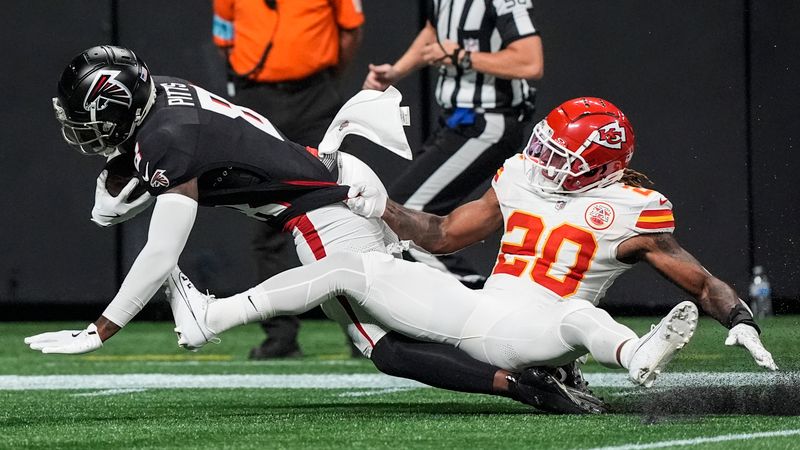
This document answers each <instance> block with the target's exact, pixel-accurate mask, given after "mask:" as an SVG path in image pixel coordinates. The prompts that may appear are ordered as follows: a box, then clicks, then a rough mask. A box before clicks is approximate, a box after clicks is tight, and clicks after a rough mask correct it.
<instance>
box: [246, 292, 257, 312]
mask: <svg viewBox="0 0 800 450" xmlns="http://www.w3.org/2000/svg"><path fill="white" fill-rule="evenodd" d="M247 301H249V302H250V304H251V305H253V309H254V310H256V311H258V308H256V304H255V303H253V299H252V298H250V296H249V295H248V296H247Z"/></svg>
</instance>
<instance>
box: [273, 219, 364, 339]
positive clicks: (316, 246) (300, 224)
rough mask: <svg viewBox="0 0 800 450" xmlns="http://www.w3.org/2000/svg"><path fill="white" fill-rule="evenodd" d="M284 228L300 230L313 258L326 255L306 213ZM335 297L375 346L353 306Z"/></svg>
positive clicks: (341, 298)
mask: <svg viewBox="0 0 800 450" xmlns="http://www.w3.org/2000/svg"><path fill="white" fill-rule="evenodd" d="M286 228H288V229H291V228H297V229H298V230H299V231H300V233H301V234H302V235H303V238H304V239H305V240H306V243H307V244H308V246H309V248H311V253H313V254H314V258H317V260H320V259H322V258H324V257H325V256H327V253H326V252H325V247H324V246H323V245H322V239H321V238H320V237H319V233H317V229H316V228H314V224H313V223H311V220H309V218H308V216H307V215H305V214H303V215H300V216H297V217H295V218H294V219H292V220H290V221H289V222H287V223H286ZM336 299H337V300H339V304H340V305H342V308H343V309H344V312H345V313H347V317H349V318H350V320H351V321H352V322H353V325H355V326H356V328H357V329H358V331H359V333H361V335H362V336H364V339H366V340H367V342H369V345H370V346H371V347H375V343H374V342H372V338H370V337H369V335H368V334H367V331H366V330H364V327H363V326H362V325H361V322H360V321H359V320H358V316H356V312H355V311H353V308H352V307H351V306H350V302H348V301H347V298H346V297H345V296H343V295H337V296H336Z"/></svg>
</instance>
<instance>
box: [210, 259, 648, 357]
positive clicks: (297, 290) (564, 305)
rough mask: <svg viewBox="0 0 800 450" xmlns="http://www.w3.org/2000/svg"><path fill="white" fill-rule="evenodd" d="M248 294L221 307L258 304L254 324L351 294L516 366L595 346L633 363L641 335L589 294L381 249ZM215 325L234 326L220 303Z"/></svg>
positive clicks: (405, 327)
mask: <svg viewBox="0 0 800 450" xmlns="http://www.w3.org/2000/svg"><path fill="white" fill-rule="evenodd" d="M244 294H246V295H243V294H239V295H237V296H234V297H232V298H230V299H221V300H220V301H218V302H215V303H212V306H213V307H214V308H219V307H231V308H241V311H248V312H247V314H248V316H247V319H246V320H247V321H258V320H262V319H264V318H268V317H273V316H276V315H284V314H289V315H296V314H300V313H302V312H305V311H307V310H309V309H311V308H313V307H315V306H317V305H320V304H326V305H328V304H336V303H338V302H336V301H328V300H329V299H331V298H332V297H333V298H336V297H337V296H345V297H346V298H349V299H351V301H350V302H349V304H351V305H352V308H353V309H354V310H358V311H361V312H362V314H365V316H364V317H369V318H370V320H373V321H375V320H377V323H380V324H383V325H384V326H385V327H386V328H388V329H391V330H396V331H398V332H400V333H403V334H405V335H407V336H409V337H412V338H415V339H422V340H428V341H433V342H440V343H446V344H451V345H454V346H456V347H458V348H460V349H462V350H464V351H465V352H466V353H468V354H469V355H470V356H472V357H473V358H475V359H478V360H480V361H483V362H486V363H489V364H493V365H496V366H498V367H501V368H503V369H507V370H512V371H517V370H521V369H523V368H525V367H529V366H540V365H561V364H565V363H567V362H570V361H572V360H574V359H576V358H578V357H580V356H582V355H584V354H586V353H587V352H591V353H592V355H593V356H594V357H595V359H597V360H598V361H599V362H601V363H602V364H605V365H608V366H612V367H620V366H625V365H626V364H624V361H621V359H620V350H621V348H622V346H623V344H624V343H625V342H627V341H629V340H631V339H636V335H635V334H634V333H633V331H631V330H630V329H628V328H627V327H625V326H623V325H621V324H619V323H617V322H615V321H614V320H613V319H612V318H611V317H610V316H609V315H608V313H606V312H605V311H603V310H601V309H599V308H596V307H595V306H594V305H592V304H591V303H589V302H587V301H583V300H565V301H552V300H538V299H534V298H519V297H518V296H509V295H508V293H504V292H500V291H499V290H494V291H493V290H471V289H468V288H466V287H464V286H463V285H462V284H461V283H459V282H458V281H457V280H456V279H454V278H453V277H450V276H448V275H447V274H444V273H442V272H440V271H438V270H435V269H432V268H430V267H428V266H426V265H424V264H421V263H414V262H409V261H404V260H401V259H396V258H394V257H392V256H391V255H388V254H385V253H378V252H369V253H363V254H355V253H347V252H342V253H336V254H332V255H329V256H327V257H326V258H324V259H321V260H319V261H317V262H314V263H312V264H309V265H306V266H303V267H298V268H295V269H291V270H288V271H286V272H283V273H281V274H278V275H276V276H274V277H272V278H270V279H269V280H267V281H265V282H263V283H261V284H260V285H258V286H256V287H255V288H252V289H250V290H248V291H247V292H246V293H244ZM230 302H241V303H242V304H241V305H232V304H231V303H230ZM326 302H327V303H326ZM226 304H227V306H226ZM254 307H255V310H254ZM359 317H361V316H359ZM209 325H210V326H211V327H212V329H214V330H215V331H224V329H227V328H230V327H231V326H233V324H217V323H214V311H213V310H211V309H210V310H209ZM376 327H377V326H376ZM377 328H379V329H380V327H377Z"/></svg>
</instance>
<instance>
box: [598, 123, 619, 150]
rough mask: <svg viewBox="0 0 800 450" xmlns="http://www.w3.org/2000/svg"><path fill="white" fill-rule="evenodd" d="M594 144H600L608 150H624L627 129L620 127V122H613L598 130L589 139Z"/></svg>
mask: <svg viewBox="0 0 800 450" xmlns="http://www.w3.org/2000/svg"><path fill="white" fill-rule="evenodd" d="M589 140H591V141H592V142H594V143H596V144H600V145H602V146H603V147H608V148H616V149H619V148H622V143H623V142H625V141H626V140H627V139H626V135H625V128H623V127H621V126H619V122H616V121H614V122H611V123H609V124H608V125H604V126H602V127H600V128H598V129H597V131H595V132H594V133H592V136H591V137H590V138H589Z"/></svg>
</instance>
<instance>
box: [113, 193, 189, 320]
mask: <svg viewBox="0 0 800 450" xmlns="http://www.w3.org/2000/svg"><path fill="white" fill-rule="evenodd" d="M196 215H197V202H196V201H194V200H192V199H190V198H189V197H186V196H184V195H181V194H173V193H169V194H164V195H160V196H159V197H158V198H157V199H156V206H155V208H154V209H153V216H152V218H151V219H150V231H149V232H148V235H147V243H146V244H145V246H144V248H143V249H142V251H141V252H139V256H137V257H136V261H134V262H133V266H131V270H130V271H129V272H128V275H127V276H126V277H125V281H123V282H122V287H120V289H119V292H117V295H116V296H115V297H114V299H113V300H112V301H111V303H110V304H109V305H108V307H107V308H106V310H105V311H104V312H103V316H104V317H106V318H107V319H108V320H110V321H112V322H114V323H115V324H117V325H119V326H120V327H124V326H125V325H126V324H127V323H128V322H130V320H131V319H133V317H134V316H135V315H136V314H138V313H139V311H141V310H142V308H144V306H145V305H146V304H147V302H149V301H150V298H151V297H152V296H153V294H155V293H156V291H157V290H158V288H159V287H161V285H162V284H163V283H164V280H166V279H167V276H168V275H169V273H170V271H172V269H173V268H174V267H175V266H176V265H177V264H178V258H179V257H180V255H181V252H182V251H183V247H184V246H185V245H186V240H187V239H188V238H189V233H190V232H191V231H192V227H193V226H194V219H195V216H196Z"/></svg>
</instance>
